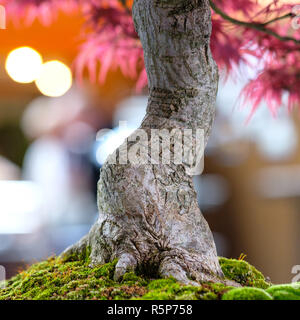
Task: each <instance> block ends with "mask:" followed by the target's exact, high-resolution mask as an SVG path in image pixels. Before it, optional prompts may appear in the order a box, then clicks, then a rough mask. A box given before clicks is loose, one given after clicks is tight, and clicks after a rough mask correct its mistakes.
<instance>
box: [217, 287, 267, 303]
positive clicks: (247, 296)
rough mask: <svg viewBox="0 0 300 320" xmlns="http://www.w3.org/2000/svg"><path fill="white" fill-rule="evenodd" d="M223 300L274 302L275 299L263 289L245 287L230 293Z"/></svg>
mask: <svg viewBox="0 0 300 320" xmlns="http://www.w3.org/2000/svg"><path fill="white" fill-rule="evenodd" d="M222 300H273V298H272V296H271V295H270V294H268V293H267V292H266V291H265V290H263V289H258V288H251V287H245V288H236V289H233V290H230V291H228V292H227V293H225V294H224V295H223V297H222Z"/></svg>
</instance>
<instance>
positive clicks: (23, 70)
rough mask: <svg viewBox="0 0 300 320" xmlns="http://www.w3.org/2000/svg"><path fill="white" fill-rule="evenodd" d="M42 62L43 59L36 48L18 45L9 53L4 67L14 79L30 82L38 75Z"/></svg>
mask: <svg viewBox="0 0 300 320" xmlns="http://www.w3.org/2000/svg"><path fill="white" fill-rule="evenodd" d="M42 64H43V59H42V57H41V55H40V54H39V53H38V52H37V51H36V50H34V49H32V48H30V47H20V48H17V49H15V50H13V51H11V52H10V53H9V55H8V56H7V59H6V63H5V69H6V71H7V73H8V75H9V76H10V77H11V78H12V79H13V80H14V81H16V82H20V83H30V82H33V81H35V80H36V79H37V77H38V76H39V74H40V72H41V67H42Z"/></svg>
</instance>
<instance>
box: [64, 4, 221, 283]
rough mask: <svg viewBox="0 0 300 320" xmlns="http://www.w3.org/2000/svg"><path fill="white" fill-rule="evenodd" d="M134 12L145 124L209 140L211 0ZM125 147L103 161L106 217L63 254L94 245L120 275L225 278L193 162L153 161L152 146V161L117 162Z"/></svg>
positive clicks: (97, 259) (94, 256) (94, 259)
mask: <svg viewBox="0 0 300 320" xmlns="http://www.w3.org/2000/svg"><path fill="white" fill-rule="evenodd" d="M133 18H134V23H135V27H136V30H137V32H138V34H139V37H140V39H141V42H142V45H143V49H144V57H145V65H146V70H147V74H148V81H149V91H150V97H149V102H148V107H147V114H146V117H145V118H144V120H143V122H142V124H141V127H140V129H143V130H144V131H145V132H147V133H148V134H149V135H150V136H151V129H167V130H171V129H173V128H177V129H180V130H184V129H193V130H196V129H199V128H200V129H203V132H204V137H205V143H206V142H207V139H208V137H209V134H210V131H211V127H212V123H213V120H214V115H215V100H216V94H217V85H218V71H217V66H216V64H215V62H214V60H213V58H212V55H211V52H210V35H211V11H210V7H209V1H208V0H190V1H186V0H135V2H134V6H133ZM193 132H194V131H193ZM134 135H135V134H133V136H134ZM193 137H194V135H193ZM129 144H130V143H129ZM124 147H126V142H125V143H124V144H123V145H122V146H121V147H120V148H119V150H117V151H116V152H115V153H114V155H112V156H111V158H109V159H108V162H106V164H105V165H104V166H103V168H102V169H101V175H100V180H99V183H98V207H99V211H100V215H99V219H98V221H97V222H96V224H95V225H94V226H93V227H92V229H91V231H90V233H89V234H88V235H87V236H85V237H84V238H83V239H82V240H80V242H79V243H77V244H76V245H74V246H72V247H70V248H68V249H67V250H66V251H65V252H64V253H63V255H64V256H65V257H68V256H71V255H73V254H80V253H82V252H85V250H86V248H90V259H91V264H92V265H97V264H103V263H106V262H108V261H112V260H114V259H116V258H117V259H118V263H117V266H116V270H115V279H120V278H121V277H122V276H123V275H124V273H125V272H127V271H133V270H139V271H141V272H143V273H149V274H151V275H152V276H153V275H155V274H157V275H159V276H162V277H169V276H173V277H174V278H176V279H177V280H179V281H181V282H182V283H185V284H197V282H196V281H222V279H223V273H222V271H221V268H220V266H219V262H218V258H217V253H216V248H215V244H214V241H213V237H212V233H211V231H210V229H209V227H208V224H207V222H206V221H205V219H204V217H203V216H202V214H201V212H200V210H199V208H198V204H197V197H196V192H195V190H194V187H193V182H192V177H191V176H190V175H189V174H187V169H188V167H189V165H188V164H185V163H184V164H175V163H174V161H171V163H169V164H163V163H161V162H160V163H159V164H152V163H151V160H150V154H149V153H148V154H147V157H148V158H149V159H148V160H149V162H148V164H142V165H137V164H136V165H133V164H130V163H126V164H119V163H116V164H111V160H112V157H115V156H116V157H117V160H119V155H120V153H119V151H120V150H124ZM171 154H172V155H173V154H174V149H172V150H171ZM161 158H162V156H161V155H160V160H161Z"/></svg>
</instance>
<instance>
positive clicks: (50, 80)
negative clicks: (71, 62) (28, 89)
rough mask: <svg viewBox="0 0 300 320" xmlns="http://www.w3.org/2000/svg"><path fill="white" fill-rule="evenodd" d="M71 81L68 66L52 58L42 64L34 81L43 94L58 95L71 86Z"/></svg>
mask: <svg viewBox="0 0 300 320" xmlns="http://www.w3.org/2000/svg"><path fill="white" fill-rule="evenodd" d="M72 81H73V79H72V73H71V70H70V68H69V67H68V66H66V65H65V64H63V63H62V62H60V61H58V60H53V61H49V62H46V63H45V64H43V66H42V71H41V73H40V76H39V77H38V78H37V80H36V82H35V83H36V86H37V87H38V89H39V90H40V92H41V93H42V94H44V95H45V96H48V97H60V96H62V95H64V94H65V93H66V92H67V91H68V90H69V89H70V88H71V86H72Z"/></svg>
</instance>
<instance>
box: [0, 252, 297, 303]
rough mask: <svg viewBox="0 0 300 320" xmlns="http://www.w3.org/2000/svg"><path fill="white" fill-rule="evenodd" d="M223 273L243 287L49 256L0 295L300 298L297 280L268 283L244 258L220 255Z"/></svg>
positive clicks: (8, 297)
mask: <svg viewBox="0 0 300 320" xmlns="http://www.w3.org/2000/svg"><path fill="white" fill-rule="evenodd" d="M220 264H221V267H222V269H223V272H224V274H225V276H226V278H228V279H230V280H234V281H236V282H238V283H240V284H241V285H242V286H243V287H241V288H233V287H229V286H225V285H224V284H213V283H203V284H202V285H201V286H199V287H192V286H183V285H181V284H179V283H178V282H176V281H175V280H174V279H172V278H169V279H147V278H144V277H140V276H137V275H136V274H133V273H127V274H126V275H125V276H124V277H123V280H122V281H121V282H115V281H114V280H113V273H114V268H115V265H116V261H115V262H113V263H109V264H106V265H103V266H100V267H97V268H90V267H89V263H88V261H86V260H82V261H73V262H63V261H61V260H60V259H59V258H56V257H52V258H49V259H48V260H47V261H44V262H41V263H38V264H35V265H33V266H31V267H30V268H28V269H27V270H25V271H23V272H21V273H19V274H18V275H17V276H15V277H14V278H12V279H11V280H9V281H7V283H6V288H5V289H2V290H0V300H15V299H22V300H23V299H30V300H32V299H34V300H89V299H91V300H95V299H97V300H107V299H108V300H126V299H141V300H174V299H175V300H273V299H274V300H300V283H298V284H290V285H271V284H270V283H268V282H267V281H266V280H265V278H264V276H263V275H262V274H261V273H260V272H259V271H258V270H256V269H255V268H254V267H253V266H251V265H250V264H249V263H247V262H246V261H240V260H234V259H225V258H220Z"/></svg>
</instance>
